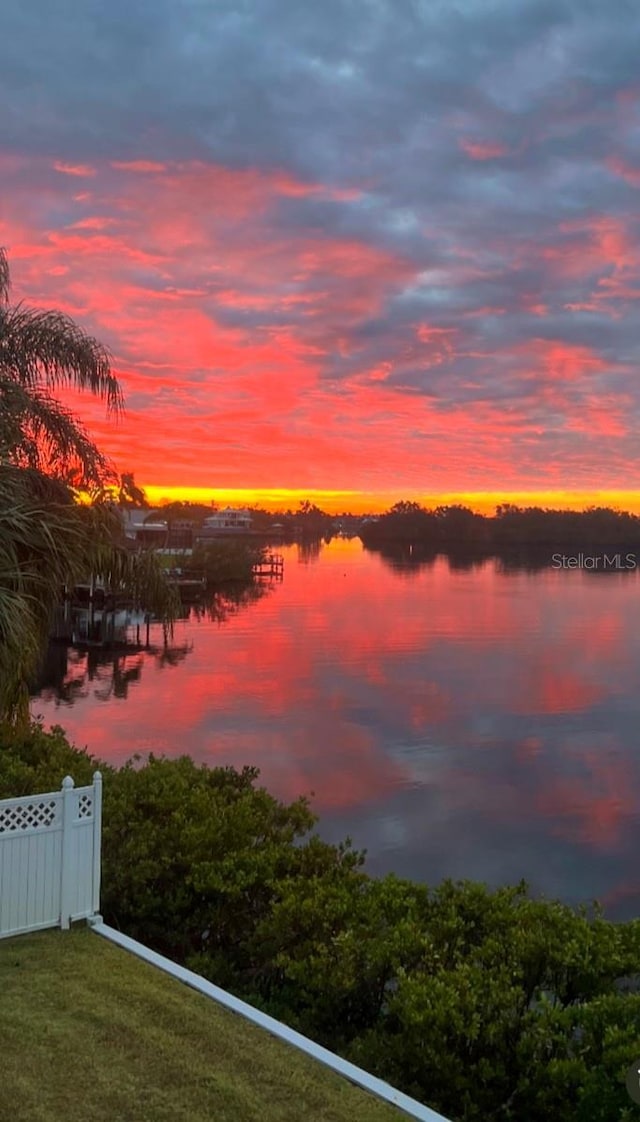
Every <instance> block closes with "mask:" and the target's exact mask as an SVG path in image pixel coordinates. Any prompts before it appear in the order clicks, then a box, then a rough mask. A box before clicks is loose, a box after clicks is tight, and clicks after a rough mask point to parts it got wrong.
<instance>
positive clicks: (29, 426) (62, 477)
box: [0, 249, 175, 720]
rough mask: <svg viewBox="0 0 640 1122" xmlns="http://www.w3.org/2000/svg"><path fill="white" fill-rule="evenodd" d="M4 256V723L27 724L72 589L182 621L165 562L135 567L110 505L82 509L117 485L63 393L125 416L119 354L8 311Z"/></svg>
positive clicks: (0, 670)
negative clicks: (82, 500) (122, 594)
mask: <svg viewBox="0 0 640 1122" xmlns="http://www.w3.org/2000/svg"><path fill="white" fill-rule="evenodd" d="M9 284H10V277H9V266H8V262H7V257H6V254H5V252H4V251H3V250H2V249H0V718H2V717H5V718H9V719H14V720H15V719H20V718H21V719H27V717H28V692H27V682H28V680H29V678H30V677H31V676H32V674H33V673H34V671H35V669H36V667H37V664H38V661H39V659H40V657H41V654H42V651H43V647H44V645H45V643H46V640H47V637H48V634H49V631H50V626H51V622H52V619H53V616H54V613H55V610H56V606H57V604H58V602H59V599H60V594H61V591H62V588H63V586H64V585H65V584H74V583H76V582H77V581H78V580H80V579H82V578H83V577H86V575H87V574H88V573H91V572H93V573H95V574H104V575H105V577H107V578H108V580H109V581H110V582H111V583H112V585H113V584H115V586H117V587H118V588H127V589H129V590H130V592H131V593H132V594H133V595H135V596H136V598H139V599H142V598H143V597H144V596H145V593H146V599H147V607H148V608H149V609H150V610H152V611H153V610H154V609H156V610H157V611H158V612H159V613H160V614H161V615H162V616H163V618H165V619H168V620H169V621H170V620H171V617H172V615H173V614H174V610H175V608H174V605H173V602H172V600H171V596H170V595H169V591H168V586H167V583H166V581H163V580H162V579H161V574H160V573H159V567H158V566H157V565H155V564H154V562H155V558H152V557H149V558H147V559H146V560H141V559H136V558H133V557H127V556H126V555H125V553H124V551H123V550H122V549H121V548H119V547H118V544H117V532H116V530H117V526H118V525H119V522H117V519H116V515H115V514H114V512H113V510H112V509H111V507H110V505H109V504H97V505H96V506H81V505H79V504H78V503H77V502H75V501H74V489H81V490H93V489H96V488H104V487H105V486H106V485H107V484H108V483H109V481H111V480H115V479H117V476H116V475H115V473H114V471H113V469H112V468H111V465H110V464H109V462H108V460H107V458H106V457H105V456H104V455H103V454H102V453H101V452H100V451H99V449H98V448H97V447H96V445H95V444H94V443H93V441H92V440H91V439H90V437H89V436H88V434H87V433H86V432H85V430H84V429H83V427H82V425H81V424H80V422H79V421H78V420H77V418H76V417H75V416H74V415H73V413H71V411H70V410H68V409H67V408H66V407H65V406H64V405H62V404H61V403H60V402H59V401H57V400H56V399H55V397H54V396H53V394H52V391H53V390H55V389H56V388H59V387H64V386H72V387H75V388H77V389H81V390H89V391H90V392H91V393H93V394H96V395H97V396H99V397H101V398H102V399H104V400H105V401H106V404H107V408H108V409H109V410H110V411H111V412H112V413H118V412H119V411H120V410H121V409H122V404H123V401H122V392H121V389H120V385H119V383H118V380H117V379H116V377H115V375H114V374H112V372H111V368H110V363H109V355H108V352H107V351H106V350H105V348H104V347H102V346H101V344H100V343H98V342H97V341H96V340H95V339H93V338H91V336H89V335H86V334H85V333H84V332H83V331H82V330H81V328H79V327H78V326H77V325H76V324H75V323H74V322H73V321H72V320H71V319H69V318H68V317H67V316H65V315H62V314H61V313H59V312H40V311H37V310H33V309H30V308H27V307H25V306H24V305H22V304H18V305H17V306H15V307H11V306H10V305H9Z"/></svg>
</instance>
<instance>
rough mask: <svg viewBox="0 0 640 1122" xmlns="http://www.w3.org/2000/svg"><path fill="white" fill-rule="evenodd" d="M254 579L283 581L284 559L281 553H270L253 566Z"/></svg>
mask: <svg viewBox="0 0 640 1122" xmlns="http://www.w3.org/2000/svg"><path fill="white" fill-rule="evenodd" d="M252 572H253V575H254V577H267V578H268V579H269V580H282V579H283V577H284V557H283V556H282V554H281V553H268V554H267V555H266V557H262V558H261V560H260V561H257V562H256V564H255V565H254V566H253V570H252Z"/></svg>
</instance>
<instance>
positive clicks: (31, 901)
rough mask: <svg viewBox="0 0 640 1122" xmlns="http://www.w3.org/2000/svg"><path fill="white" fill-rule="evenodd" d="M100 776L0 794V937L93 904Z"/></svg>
mask: <svg viewBox="0 0 640 1122" xmlns="http://www.w3.org/2000/svg"><path fill="white" fill-rule="evenodd" d="M101 829H102V776H101V775H100V772H99V771H96V772H95V774H94V776H93V784H92V785H91V787H74V785H73V779H72V778H71V776H70V775H67V777H66V778H65V779H63V781H62V789H61V790H60V791H53V792H49V793H47V794H44V795H25V796H23V797H21V798H18V799H3V800H1V801H0V939H1V938H4V937H6V936H8V935H19V934H21V933H23V932H25V931H38V930H39V929H40V928H43V927H63V928H67V927H68V926H69V924H70V923H72V922H73V921H74V920H77V919H89V918H90V917H91V916H94V915H96V914H97V913H98V912H99V910H100V834H101Z"/></svg>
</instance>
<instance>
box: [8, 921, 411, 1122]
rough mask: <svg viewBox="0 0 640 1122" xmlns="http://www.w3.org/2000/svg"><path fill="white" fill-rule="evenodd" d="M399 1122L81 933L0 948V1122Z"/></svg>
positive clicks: (390, 1111) (396, 1115)
mask: <svg viewBox="0 0 640 1122" xmlns="http://www.w3.org/2000/svg"><path fill="white" fill-rule="evenodd" d="M406 1117H407V1116H406V1115H405V1114H403V1113H402V1112H401V1111H399V1110H397V1109H396V1108H395V1107H392V1106H389V1105H387V1104H385V1103H382V1102H380V1100H378V1099H376V1098H374V1097H373V1096H370V1095H368V1094H367V1093H366V1092H365V1091H362V1090H360V1089H359V1088H357V1087H354V1086H353V1085H352V1084H350V1083H349V1082H348V1081H347V1080H346V1079H341V1078H340V1077H339V1076H338V1075H335V1074H334V1073H333V1072H331V1071H328V1070H327V1069H326V1068H323V1067H322V1065H321V1064H319V1063H317V1062H316V1061H314V1060H312V1059H310V1058H309V1057H307V1056H304V1055H302V1054H301V1053H300V1052H297V1051H296V1050H295V1049H294V1048H291V1047H290V1046H289V1045H287V1044H285V1043H284V1042H282V1041H279V1040H276V1039H275V1038H274V1037H272V1036H270V1035H269V1034H268V1033H266V1032H264V1031H262V1030H261V1029H259V1028H258V1027H257V1026H255V1025H251V1024H248V1023H247V1022H245V1021H243V1020H242V1018H241V1017H239V1016H236V1015H235V1014H233V1013H231V1012H230V1011H229V1010H227V1009H223V1008H221V1007H220V1006H218V1005H216V1004H215V1002H213V1001H211V1000H209V999H208V998H206V997H204V996H203V995H202V994H198V993H196V992H195V991H193V990H190V989H188V988H187V987H186V986H183V985H181V984H180V983H179V982H177V981H175V980H174V979H173V978H170V977H168V975H166V974H163V973H162V972H161V971H160V970H157V969H156V968H155V967H153V966H149V965H148V964H147V963H145V962H141V961H140V960H139V959H137V958H135V957H134V956H133V955H130V954H128V953H127V951H124V950H121V949H120V948H119V947H115V946H113V945H111V944H109V943H107V942H106V941H105V940H104V939H101V938H100V937H99V936H97V935H93V934H92V933H91V932H90V931H89V930H88V929H87V928H86V927H84V926H81V925H78V926H76V927H75V928H73V929H72V930H71V931H68V932H62V931H46V932H39V933H37V934H34V935H22V936H19V937H18V938H15V939H6V940H2V941H0V1122H93V1120H94V1119H96V1120H102V1119H105V1120H106V1122H165V1120H166V1122H205V1120H206V1122H250V1120H251V1122H253V1120H254V1119H255V1120H256V1122H258V1120H259V1122H303V1120H306V1119H309V1120H313V1122H401V1120H402V1119H403V1118H405V1119H406Z"/></svg>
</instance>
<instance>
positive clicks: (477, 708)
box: [33, 540, 640, 918]
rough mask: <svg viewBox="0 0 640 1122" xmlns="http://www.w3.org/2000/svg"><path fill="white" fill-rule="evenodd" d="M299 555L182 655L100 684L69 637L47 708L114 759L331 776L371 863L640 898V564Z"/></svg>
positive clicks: (283, 788) (353, 550) (189, 635)
mask: <svg viewBox="0 0 640 1122" xmlns="http://www.w3.org/2000/svg"><path fill="white" fill-rule="evenodd" d="M283 552H284V555H285V575H284V581H283V582H282V584H279V585H274V586H273V587H272V588H271V590H270V591H268V593H267V594H266V595H265V596H264V598H262V599H261V600H259V601H257V602H255V603H251V604H249V605H248V606H245V607H242V606H241V607H240V608H239V609H238V610H237V611H236V612H235V613H232V614H231V615H229V616H228V618H226V619H224V620H220V621H212V620H204V621H200V622H196V621H193V620H191V621H190V622H188V623H181V624H180V625H179V626H178V628H177V630H176V635H175V645H176V646H177V647H180V646H182V650H178V651H177V652H175V653H174V654H173V655H171V656H170V657H168V658H163V657H162V653H161V652H156V653H155V654H154V653H145V654H141V655H134V656H128V657H127V658H126V659H123V658H119V659H118V660H116V665H115V673H114V660H113V658H112V659H111V663H110V665H108V666H103V667H101V668H100V667H99V668H97V670H95V668H94V670H92V671H91V673H92V675H93V676H92V678H91V679H90V676H89V669H90V668H89V665H88V662H87V657H86V655H79V654H77V653H76V654H73V652H69V656H68V658H69V661H68V662H67V664H66V666H65V665H62V666H61V667H58V668H57V670H56V671H55V672H53V675H52V677H53V679H55V677H56V674H57V676H58V683H59V684H60V683H61V682H63V683H64V685H63V690H62V692H63V693H64V695H65V697H66V700H60V698H59V697H56V693H60V692H61V691H60V689H54V688H48V689H45V690H43V691H42V692H41V693H40V695H39V696H38V697H37V698H36V699H35V700H34V702H33V712H34V713H35V714H41V715H42V716H43V717H44V720H45V723H47V724H50V723H58V724H61V725H63V727H64V728H65V729H66V730H67V732H68V733H69V735H70V737H71V738H72V740H74V741H75V743H76V744H78V745H85V744H86V745H87V746H88V747H89V749H90V750H91V751H92V752H93V753H95V754H96V755H98V756H101V757H103V758H106V759H108V760H110V761H113V762H118V761H123V760H124V759H126V758H127V757H128V756H130V755H132V754H133V753H134V752H141V753H146V752H148V751H154V752H156V753H166V754H168V755H177V754H181V753H189V754H190V755H192V756H193V757H195V758H196V759H197V760H201V761H206V762H208V763H211V764H233V765H235V766H238V767H240V766H242V765H244V764H254V765H257V766H258V767H259V768H260V769H261V774H262V782H263V783H264V784H265V786H267V787H268V788H269V790H270V791H272V792H273V793H274V794H275V795H277V796H279V797H280V798H283V799H292V798H294V797H296V796H297V795H299V794H302V793H310V792H313V793H314V796H313V806H314V809H315V810H316V811H317V813H318V814H319V815H320V830H321V833H322V834H323V836H324V837H326V838H327V839H329V840H332V841H337V840H339V839H341V838H343V837H344V836H345V835H347V834H349V835H350V836H351V837H352V839H353V841H354V844H355V845H356V846H357V847H358V848H363V847H364V848H366V849H367V850H368V868H369V869H370V871H371V872H373V873H382V872H387V871H394V872H396V873H398V874H400V875H405V876H409V877H413V878H415V879H420V880H424V881H427V882H429V883H435V882H437V881H439V880H440V879H441V878H442V877H445V876H451V877H455V878H458V877H465V878H466V877H468V878H472V879H477V880H484V881H487V882H488V883H490V884H492V885H498V884H503V883H508V882H516V881H518V880H519V879H520V878H521V877H524V878H526V879H527V880H528V881H529V883H530V884H531V887H532V889H533V890H534V891H536V892H544V893H545V894H547V895H549V896H553V897H559V898H561V899H563V900H566V901H570V902H575V903H577V902H581V901H589V900H592V899H593V898H598V899H600V900H601V901H602V903H603V904H604V905H605V908H606V913H607V915H609V916H611V917H613V918H626V917H629V916H632V915H637V914H638V913H639V912H640V876H639V875H638V872H637V864H636V863H637V854H638V852H639V851H640V809H639V808H640V751H639V749H638V729H639V727H640V689H639V679H640V595H639V591H640V585H639V583H638V578H637V576H636V575H635V574H634V573H633V574H629V573H619V574H607V575H598V574H595V575H594V574H591V573H587V572H580V571H566V570H565V571H558V570H545V571H542V572H538V573H527V572H522V571H520V572H516V573H509V574H505V573H504V572H503V571H501V570H500V566H499V565H497V564H496V563H495V562H494V561H489V562H485V563H484V564H482V565H480V566H476V567H474V568H471V569H467V570H456V569H453V570H452V569H451V568H450V566H449V563H448V562H447V560H446V559H444V558H438V559H437V560H436V561H435V562H434V563H433V564H430V565H429V566H427V567H424V568H422V569H421V570H420V571H412V572H401V571H396V570H394V569H393V568H392V567H391V566H390V565H389V564H388V563H387V562H385V561H384V560H383V559H382V558H381V557H380V556H379V555H377V554H373V553H368V552H366V551H364V550H363V549H362V546H361V544H360V542H359V541H358V540H354V541H342V540H334V541H333V542H332V543H331V544H330V545H329V546H325V547H323V548H322V550H321V551H320V553H319V554H317V553H316V554H315V555H314V553H313V551H311V552H310V553H309V552H306V553H303V552H301V551H300V550H299V549H298V547H295V546H292V547H288V548H286V549H285V550H284V551H283ZM156 639H157V640H158V641H159V637H158V636H156ZM58 657H65V658H66V657H67V656H64V654H63V652H60V653H59V655H58Z"/></svg>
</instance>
